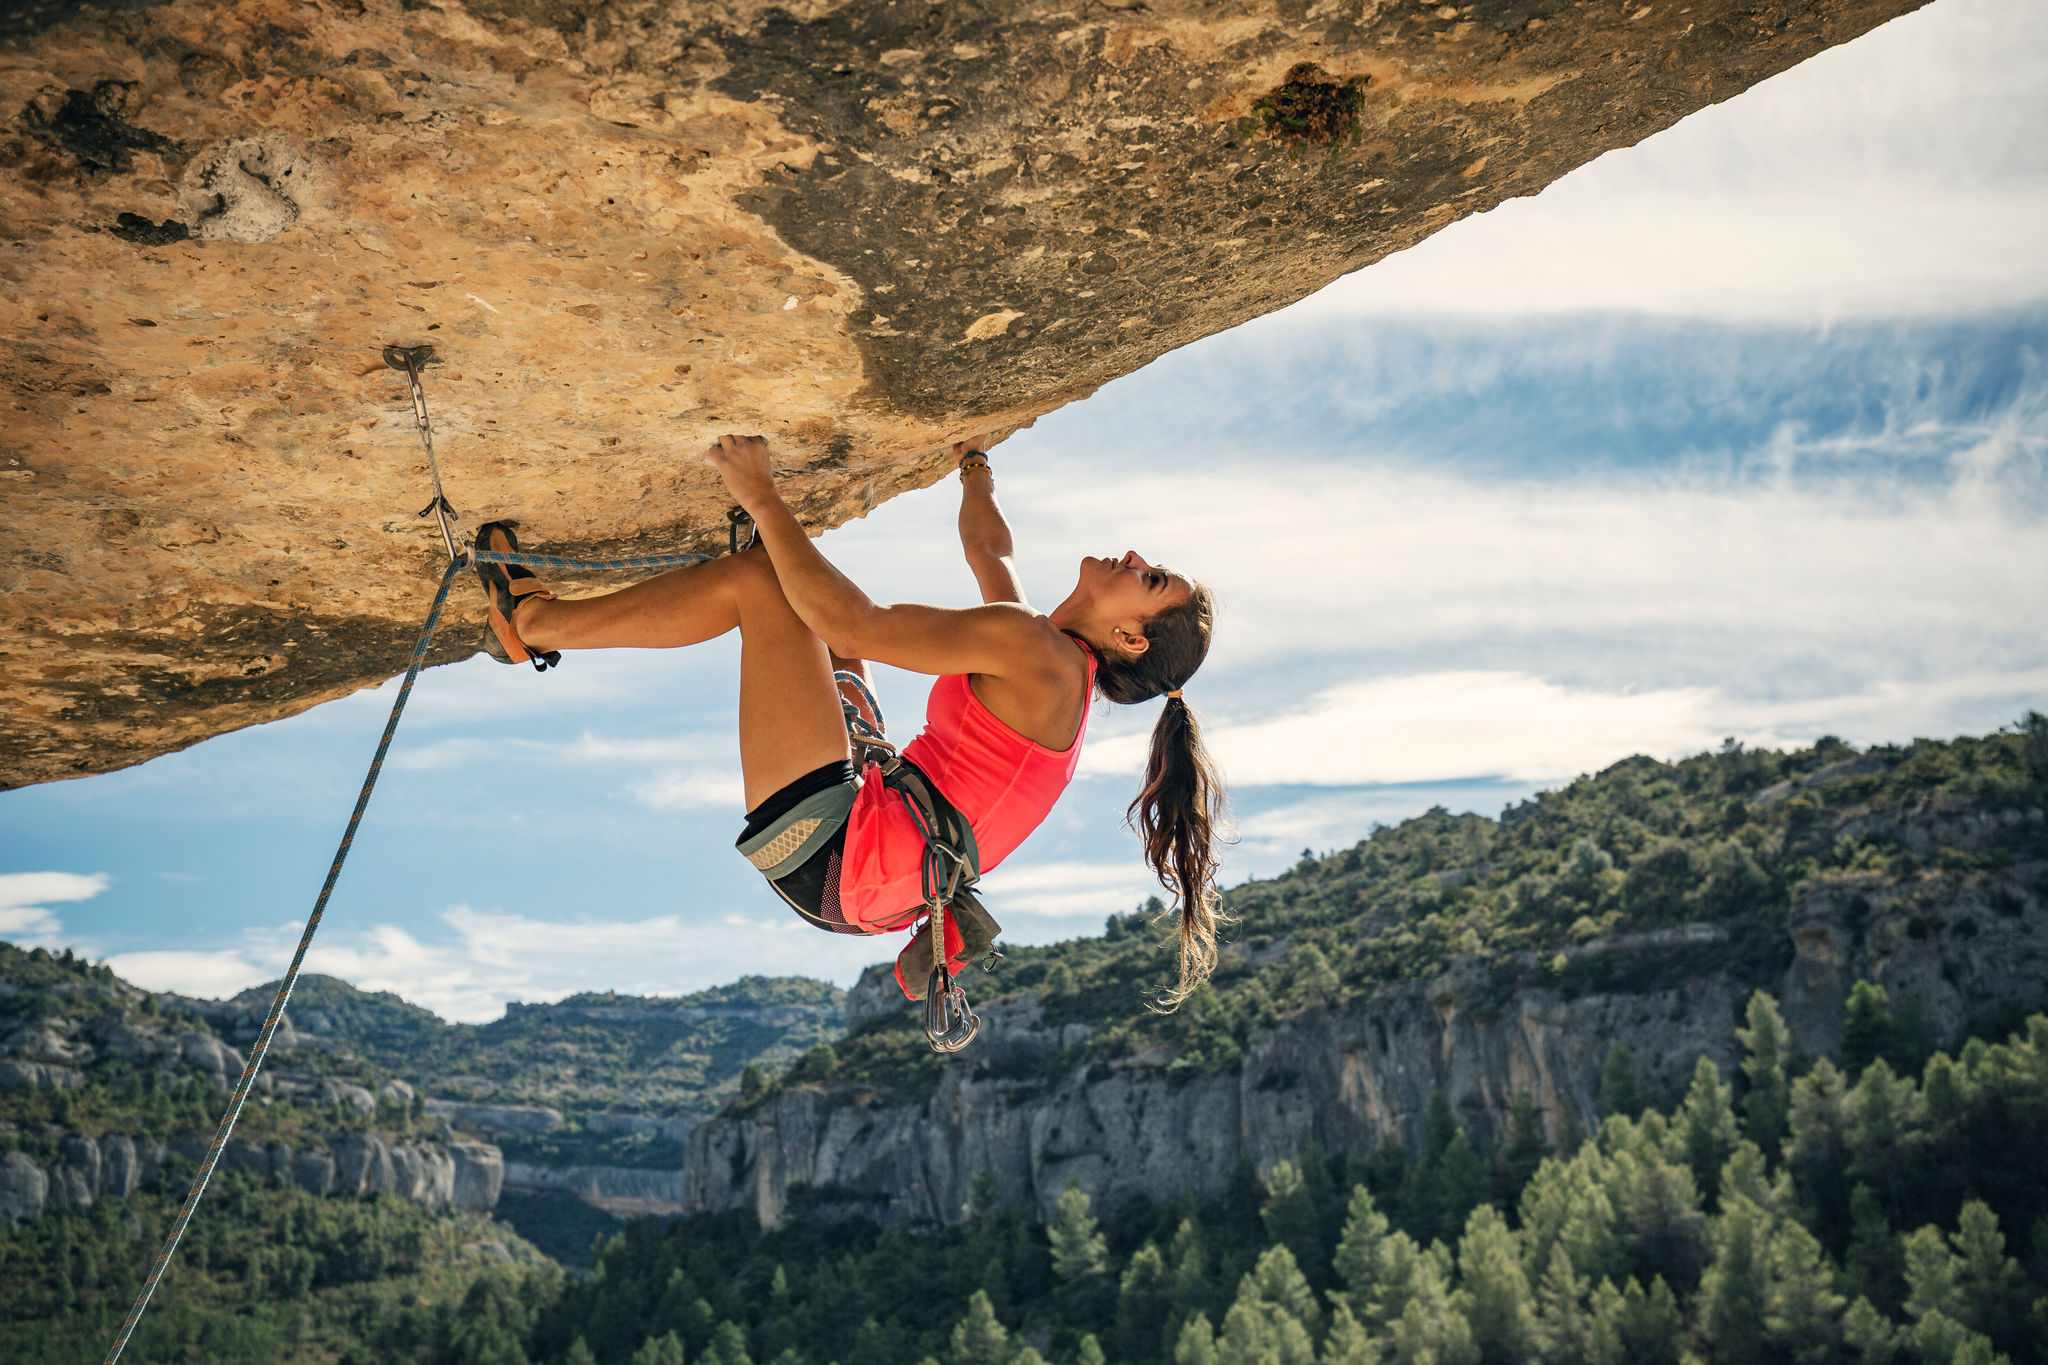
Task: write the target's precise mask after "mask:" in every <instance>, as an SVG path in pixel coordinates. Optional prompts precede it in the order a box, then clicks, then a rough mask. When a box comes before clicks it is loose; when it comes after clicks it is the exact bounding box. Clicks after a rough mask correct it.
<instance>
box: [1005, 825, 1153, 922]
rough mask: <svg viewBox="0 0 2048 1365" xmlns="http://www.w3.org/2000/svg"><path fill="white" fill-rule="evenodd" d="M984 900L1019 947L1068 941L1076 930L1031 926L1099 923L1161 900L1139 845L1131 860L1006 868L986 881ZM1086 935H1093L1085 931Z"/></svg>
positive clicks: (1006, 865) (1033, 864) (1132, 853)
mask: <svg viewBox="0 0 2048 1365" xmlns="http://www.w3.org/2000/svg"><path fill="white" fill-rule="evenodd" d="M981 893H982V899H984V900H986V901H987V902H988V903H989V908H990V909H991V911H993V912H994V914H995V916H996V918H997V919H999V920H1001V921H1002V922H1003V924H1004V926H1005V928H1006V930H1007V931H1009V932H1008V933H1007V936H1008V937H1010V938H1013V939H1015V940H1016V941H1018V942H1038V941H1042V940H1044V939H1046V938H1048V937H1065V936H1068V935H1071V934H1072V933H1073V932H1074V926H1073V925H1071V924H1067V925H1061V924H1058V923H1048V924H1042V925H1034V924H1030V923H1028V921H1030V920H1034V919H1036V920H1048V921H1060V920H1074V919H1083V918H1092V919H1095V920H1098V921H1099V920H1100V919H1102V918H1103V917H1104V916H1106V915H1109V914H1113V913H1114V914H1122V913H1123V912H1125V911H1127V910H1129V909H1131V908H1132V907H1133V906H1136V905H1140V904H1142V903H1143V902H1144V900H1145V898H1146V897H1147V896H1156V895H1159V894H1161V893H1160V890H1159V881H1158V879H1157V878H1155V877H1154V876H1153V875H1152V872H1151V869H1149V868H1147V867H1146V866H1145V864H1144V861H1143V859H1142V858H1141V857H1140V856H1139V853H1138V850H1137V848H1136V846H1135V845H1133V847H1132V849H1131V855H1130V857H1129V858H1128V859H1120V860H1118V861H1116V862H1074V861H1068V862H1043V863H1040V862H1032V863H1026V864H1016V865H1012V864H1009V863H1005V864H1004V865H1003V866H1002V867H999V868H997V869H996V870H995V871H994V872H991V873H989V874H988V875H987V876H986V877H984V878H983V879H982V883H981ZM1083 928H1084V929H1091V930H1092V929H1093V928H1094V926H1093V925H1092V924H1091V925H1086V926H1083Z"/></svg>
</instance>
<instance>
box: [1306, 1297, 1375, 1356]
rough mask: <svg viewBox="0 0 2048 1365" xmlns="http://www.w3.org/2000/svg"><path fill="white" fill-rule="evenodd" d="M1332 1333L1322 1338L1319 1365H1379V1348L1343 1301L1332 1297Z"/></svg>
mask: <svg viewBox="0 0 2048 1365" xmlns="http://www.w3.org/2000/svg"><path fill="white" fill-rule="evenodd" d="M1333 1300H1334V1301H1333V1303H1332V1304H1331V1308H1330V1331H1329V1334H1328V1335H1327V1336H1325V1337H1324V1338H1323V1350H1322V1354H1321V1356H1320V1357H1318V1365H1378V1361H1379V1358H1380V1353H1379V1348H1378V1347H1376V1346H1374V1345H1373V1342H1372V1338H1371V1337H1370V1336H1369V1335H1368V1334H1367V1333H1366V1330H1365V1327H1364V1325H1363V1324H1362V1323H1360V1322H1359V1320H1358V1319H1357V1317H1356V1316H1354V1315H1353V1314H1352V1312H1351V1309H1350V1307H1349V1306H1348V1305H1347V1304H1346V1303H1345V1302H1344V1300H1343V1299H1341V1298H1335V1297H1334V1296H1333Z"/></svg>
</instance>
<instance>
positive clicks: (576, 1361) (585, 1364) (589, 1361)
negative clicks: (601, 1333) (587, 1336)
mask: <svg viewBox="0 0 2048 1365" xmlns="http://www.w3.org/2000/svg"><path fill="white" fill-rule="evenodd" d="M563 1365H597V1357H596V1356H594V1355H592V1354H591V1353H590V1343H589V1342H587V1341H585V1340H584V1339H583V1338H582V1337H580V1336H579V1337H577V1338H576V1340H574V1341H572V1342H570V1343H569V1354H568V1355H567V1356H566V1357H564V1358H563Z"/></svg>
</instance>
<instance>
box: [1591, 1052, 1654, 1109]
mask: <svg viewBox="0 0 2048 1365" xmlns="http://www.w3.org/2000/svg"><path fill="white" fill-rule="evenodd" d="M1593 1106H1594V1108H1595V1110H1597V1111H1598V1113H1599V1114H1600V1117H1602V1118H1607V1117H1608V1116H1610V1115H1613V1114H1619V1115H1621V1116H1622V1117H1623V1118H1627V1119H1632V1118H1634V1117H1635V1116H1636V1115H1638V1114H1640V1113H1642V1112H1643V1099H1642V1095H1641V1094H1640V1093H1639V1092H1638V1091H1637V1090H1636V1059H1635V1057H1634V1055H1633V1054H1631V1053H1630V1052H1629V1050H1628V1048H1627V1047H1626V1046H1625V1045H1624V1044H1621V1043H1616V1044H1615V1045H1614V1046H1613V1047H1612V1048H1610V1049H1609V1050H1608V1053H1607V1060H1606V1061H1605V1062H1603V1063H1602V1064H1601V1066H1600V1089H1599V1091H1598V1092H1597V1097H1596V1098H1595V1100H1594V1101H1593Z"/></svg>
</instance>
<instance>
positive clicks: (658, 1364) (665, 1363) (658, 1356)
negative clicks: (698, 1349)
mask: <svg viewBox="0 0 2048 1365" xmlns="http://www.w3.org/2000/svg"><path fill="white" fill-rule="evenodd" d="M576 1340H577V1342H578V1343H579V1344H580V1343H581V1342H582V1341H583V1338H582V1337H578V1338H576ZM583 1354H584V1356H585V1358H590V1348H589V1347H588V1346H585V1347H584V1348H583ZM574 1355H575V1348H574V1347H571V1348H570V1356H571V1357H572V1358H573V1357H574ZM632 1365H683V1342H682V1338H680V1337H678V1336H677V1335H676V1334H675V1333H674V1332H670V1333H669V1334H668V1335H667V1336H662V1337H649V1338H647V1339H646V1340H645V1341H643V1342H641V1343H640V1349H639V1350H637V1351H635V1352H633V1362H632Z"/></svg>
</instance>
